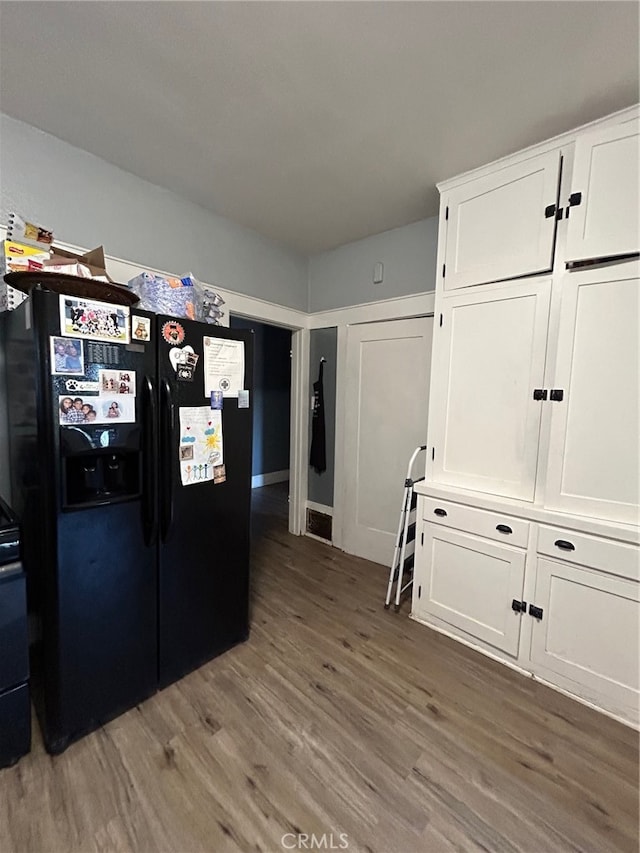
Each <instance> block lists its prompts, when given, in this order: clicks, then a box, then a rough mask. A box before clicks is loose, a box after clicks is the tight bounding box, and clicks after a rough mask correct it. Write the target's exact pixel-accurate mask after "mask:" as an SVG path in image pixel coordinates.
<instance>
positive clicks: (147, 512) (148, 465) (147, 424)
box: [142, 376, 158, 545]
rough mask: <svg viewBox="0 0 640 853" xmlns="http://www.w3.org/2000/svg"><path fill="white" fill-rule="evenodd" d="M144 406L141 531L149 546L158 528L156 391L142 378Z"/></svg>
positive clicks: (148, 381)
mask: <svg viewBox="0 0 640 853" xmlns="http://www.w3.org/2000/svg"><path fill="white" fill-rule="evenodd" d="M144 393H145V398H146V399H145V405H144V410H143V411H144V415H143V418H144V420H143V426H142V429H143V441H144V455H143V461H142V465H143V503H142V507H143V531H144V542H145V545H151V543H152V542H153V540H154V539H155V537H156V530H157V527H158V516H157V511H156V507H157V500H158V498H157V491H158V476H157V470H158V467H157V466H158V463H157V459H156V447H157V417H158V412H157V404H156V391H155V388H154V387H153V381H152V380H151V379H150V378H149V377H148V376H145V378H144Z"/></svg>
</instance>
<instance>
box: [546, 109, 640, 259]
mask: <svg viewBox="0 0 640 853" xmlns="http://www.w3.org/2000/svg"><path fill="white" fill-rule="evenodd" d="M639 133H640V121H628V122H625V123H624V124H621V125H617V126H616V127H610V128H606V129H605V130H597V131H594V132H593V133H589V134H586V135H585V136H582V137H580V138H579V139H578V140H577V142H576V149H575V165H574V167H573V177H572V180H571V198H570V199H569V204H570V207H569V208H568V210H569V222H568V228H567V251H566V256H567V261H568V262H571V261H583V260H589V259H592V258H609V257H615V256H617V255H629V254H633V253H635V252H638V251H639V250H640V237H639V235H640V222H639V221H638V209H639V199H638V180H639V178H638V161H639V159H640V144H639V143H640V136H639ZM565 201H566V200H565V199H562V202H563V203H564V202H565Z"/></svg>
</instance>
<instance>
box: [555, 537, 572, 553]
mask: <svg viewBox="0 0 640 853" xmlns="http://www.w3.org/2000/svg"><path fill="white" fill-rule="evenodd" d="M553 544H554V545H555V546H556V548H560V550H561V551H575V550H576V546H575V545H574V544H573V542H568V541H567V540H566V539H556V541H555V542H554V543H553Z"/></svg>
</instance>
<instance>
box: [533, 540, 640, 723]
mask: <svg viewBox="0 0 640 853" xmlns="http://www.w3.org/2000/svg"><path fill="white" fill-rule="evenodd" d="M614 547H615V546H614ZM638 589H639V585H638V583H637V582H636V581H631V580H628V579H626V578H621V577H617V576H615V575H609V574H605V573H604V572H601V571H594V570H592V569H590V568H587V567H584V566H578V565H570V564H569V563H566V562H561V561H557V560H550V559H547V558H544V557H539V558H538V562H537V573H536V584H535V606H537V607H539V608H540V609H541V610H542V614H541V618H540V619H535V620H534V623H535V624H534V626H533V634H532V640H531V668H532V671H533V672H534V673H535V674H536V675H538V676H539V677H541V678H544V679H545V680H547V681H550V682H552V683H553V684H556V685H558V686H559V687H562V688H564V689H565V690H569V691H570V692H571V693H574V694H577V695H578V696H581V697H582V698H583V699H587V700H588V701H591V702H594V703H595V704H597V705H599V706H601V707H603V708H605V709H606V710H608V711H610V712H612V713H614V714H616V715H617V716H621V717H624V718H625V719H628V720H631V721H635V722H637V720H638V700H639V698H640V694H639V692H638V689H639V685H638V673H639V671H640V660H639V659H638V632H639V629H640V621H639V613H640V609H639V607H638V600H639V599H638Z"/></svg>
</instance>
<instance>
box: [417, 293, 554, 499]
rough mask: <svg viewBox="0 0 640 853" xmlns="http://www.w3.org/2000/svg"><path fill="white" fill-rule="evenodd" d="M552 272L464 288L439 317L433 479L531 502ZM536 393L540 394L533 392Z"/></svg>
mask: <svg viewBox="0 0 640 853" xmlns="http://www.w3.org/2000/svg"><path fill="white" fill-rule="evenodd" d="M550 291H551V282H550V280H549V279H544V280H536V281H526V282H524V281H523V282H518V283H516V284H514V283H512V282H506V283H503V284H498V285H489V286H488V287H482V288H477V289H473V290H463V291H461V292H460V293H457V294H455V295H452V296H450V297H448V298H447V299H444V300H442V304H441V307H442V309H443V310H442V323H441V324H440V323H439V320H438V318H436V328H435V336H434V350H433V369H432V373H431V388H432V396H431V400H432V404H431V407H430V411H429V419H430V429H429V443H430V444H431V445H432V451H433V460H432V461H431V460H430V468H429V469H428V470H430V471H431V481H432V482H435V483H443V484H446V485H449V486H455V487H458V488H462V489H471V490H473V491H479V492H485V493H488V494H493V495H504V496H505V497H511V498H520V499H521V500H525V501H531V500H533V496H534V489H535V479H536V469H537V460H538V436H539V431H540V417H541V412H542V406H543V402H542V400H540V399H534V389H542V388H543V378H544V369H545V354H546V338H547V324H548V318H549V296H550ZM536 396H537V395H536Z"/></svg>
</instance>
